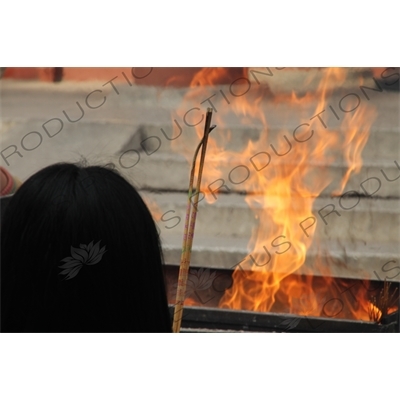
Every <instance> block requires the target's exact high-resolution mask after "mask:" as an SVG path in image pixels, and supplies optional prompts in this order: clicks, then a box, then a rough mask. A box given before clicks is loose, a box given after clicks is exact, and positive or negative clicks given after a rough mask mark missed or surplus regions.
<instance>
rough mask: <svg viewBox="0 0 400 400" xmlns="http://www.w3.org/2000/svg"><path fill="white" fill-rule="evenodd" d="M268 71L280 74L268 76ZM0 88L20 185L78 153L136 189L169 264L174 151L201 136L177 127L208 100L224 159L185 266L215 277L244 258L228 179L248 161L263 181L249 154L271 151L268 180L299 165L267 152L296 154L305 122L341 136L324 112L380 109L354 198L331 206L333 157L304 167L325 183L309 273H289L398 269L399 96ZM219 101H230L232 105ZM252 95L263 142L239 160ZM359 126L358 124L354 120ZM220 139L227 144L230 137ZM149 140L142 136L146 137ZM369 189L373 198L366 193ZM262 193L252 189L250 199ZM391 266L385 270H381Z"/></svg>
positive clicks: (119, 85) (181, 160)
mask: <svg viewBox="0 0 400 400" xmlns="http://www.w3.org/2000/svg"><path fill="white" fill-rule="evenodd" d="M281 72H283V71H279V73H281ZM277 75H278V72H277V73H276V74H275V77H276V76H277ZM111 78H112V77H110V79H111ZM293 84H294V83H293ZM0 85H1V86H0V90H1V103H0V107H1V108H0V113H1V126H0V144H1V151H2V155H3V156H4V157H5V158H6V160H7V161H6V160H5V159H4V158H3V157H1V158H0V163H1V165H2V166H5V167H7V168H8V169H9V170H10V171H11V173H13V174H15V175H16V176H18V177H19V178H20V179H22V180H25V179H27V178H28V177H29V176H30V175H32V174H33V173H35V172H36V171H38V170H39V169H41V168H43V167H45V166H47V165H50V164H52V163H55V162H59V161H69V162H70V161H72V162H75V161H79V160H80V158H81V157H84V158H86V159H87V160H88V161H89V163H92V164H107V163H109V162H114V163H115V164H116V166H117V167H118V168H119V169H120V170H121V172H122V173H123V174H124V175H125V176H126V177H127V179H129V180H130V181H131V182H132V183H133V184H134V185H136V186H137V187H138V188H139V189H140V190H141V193H142V194H143V195H144V197H145V198H146V199H147V201H148V202H149V204H150V208H151V209H152V211H153V215H155V217H156V218H158V225H159V229H160V233H161V238H162V240H163V248H164V252H165V259H166V262H168V263H171V264H178V263H179V259H180V252H181V241H182V231H183V222H182V221H183V217H184V213H185V207H186V196H187V195H186V191H187V185H188V180H189V177H188V175H189V167H188V162H187V160H186V158H185V156H184V155H182V154H179V153H176V152H175V151H174V150H173V147H174V146H178V147H180V148H181V149H182V148H185V149H186V151H187V157H188V158H190V159H191V158H192V156H193V151H194V148H195V146H196V145H197V141H198V138H197V136H196V132H195V128H193V127H190V126H188V125H187V124H185V123H184V122H183V116H184V115H185V113H186V112H187V111H189V110H191V109H193V108H194V107H198V108H201V109H205V107H207V106H210V104H209V102H208V101H206V99H207V98H210V96H213V97H212V101H213V103H212V105H213V107H215V112H214V116H213V122H215V123H216V124H217V125H218V127H217V129H216V130H215V131H214V132H213V133H212V135H213V136H214V137H215V138H216V139H217V138H218V139H217V143H218V144H219V145H220V146H221V147H223V148H225V150H228V151H230V152H232V154H231V156H230V158H229V159H228V160H223V159H221V156H220V155H219V154H218V153H217V154H216V155H215V156H214V157H213V156H212V154H211V153H209V154H208V156H209V157H208V158H207V161H208V164H207V166H208V169H209V170H210V169H211V167H212V166H213V165H214V164H213V162H217V163H218V165H219V166H220V167H221V170H220V172H219V175H218V176H214V177H207V176H205V178H204V182H203V183H204V185H205V186H207V185H210V184H211V185H212V186H211V188H212V189H213V191H214V192H215V196H216V199H214V200H216V201H215V202H214V203H213V204H211V205H210V204H207V203H206V202H205V201H202V202H201V203H200V204H199V209H200V211H199V217H198V222H197V226H196V236H195V241H194V248H193V257H192V262H193V265H197V266H206V267H207V266H210V267H215V268H219V269H231V268H233V267H234V266H235V265H236V264H237V263H239V262H240V261H242V260H243V259H244V258H246V257H248V255H249V254H252V251H253V249H252V246H249V239H250V237H251V232H252V229H253V228H254V227H255V226H257V223H260V221H257V220H256V219H255V217H254V213H253V211H251V210H250V209H249V207H248V206H247V204H246V202H245V200H244V194H245V192H246V191H248V188H246V186H245V184H246V182H243V183H242V184H239V183H233V181H235V178H236V179H237V180H240V174H239V175H233V173H232V170H234V168H235V167H238V166H239V165H245V166H246V167H247V168H248V169H249V171H250V173H251V175H250V177H253V176H254V175H255V174H262V173H263V170H260V171H256V170H255V167H254V166H253V164H252V163H251V161H250V158H251V157H252V155H254V154H257V153H259V152H268V153H269V154H270V155H271V163H270V164H269V165H268V166H267V167H266V168H265V172H266V171H267V170H268V173H270V172H271V171H273V170H274V169H277V168H279V167H281V166H282V165H284V166H286V167H288V168H296V164H297V160H296V157H291V156H290V153H288V155H287V156H282V157H278V156H276V155H274V153H273V149H272V147H271V145H275V146H276V143H277V142H278V141H279V138H281V139H282V137H283V135H286V136H287V137H288V138H289V140H290V141H291V143H292V144H293V146H294V147H293V148H294V149H295V146H300V145H301V143H298V142H295V140H294V138H293V131H294V130H295V129H296V127H298V126H299V125H300V124H301V123H305V122H307V123H310V125H311V124H313V125H312V126H311V127H312V128H313V129H314V130H315V131H316V132H317V133H322V134H326V135H329V134H330V133H332V132H342V131H343V129H346V128H343V127H341V122H342V119H343V118H344V116H345V113H344V112H342V113H340V114H338V115H339V116H340V118H341V119H340V120H337V119H336V118H335V117H334V115H333V114H332V112H331V111H330V110H331V108H330V106H331V107H332V108H333V109H334V110H336V111H337V112H339V111H338V110H340V106H341V105H342V106H343V105H344V103H343V102H344V100H343V99H346V98H348V97H349V95H350V94H352V93H355V94H356V95H357V96H359V98H360V110H361V109H363V110H365V111H367V112H370V111H371V110H372V108H374V109H376V112H377V116H376V118H375V119H374V121H373V122H372V127H371V133H370V137H369V140H368V142H367V144H366V147H365V149H364V151H363V154H362V158H363V167H362V169H361V171H360V173H359V174H352V175H351V177H350V179H349V181H348V183H347V185H346V187H345V189H344V191H353V193H350V194H352V196H353V197H348V196H347V197H343V198H340V197H338V196H336V197H332V196H331V195H332V192H333V191H334V190H335V189H337V187H338V184H339V182H340V180H341V178H342V177H343V175H344V173H345V168H346V164H345V162H344V159H343V156H342V155H341V154H336V161H335V163H333V164H330V165H329V166H328V165H326V164H318V163H315V162H313V160H309V161H307V162H308V165H310V166H311V167H312V174H311V176H310V177H309V178H308V180H306V184H307V185H309V184H311V182H312V179H315V178H316V177H321V176H322V177H324V179H326V185H325V186H326V188H325V189H324V190H323V191H322V193H321V195H320V196H319V198H317V199H316V201H315V203H314V206H313V209H312V214H311V215H310V216H312V215H315V217H316V218H317V230H316V234H315V240H314V242H313V244H312V245H311V248H310V249H309V251H308V253H307V261H306V265H308V267H303V268H302V269H300V270H298V271H297V272H298V273H301V272H310V268H311V270H312V272H313V273H315V274H317V275H318V274H326V270H325V269H324V270H323V271H322V270H320V269H319V268H316V267H315V265H316V259H317V257H318V256H319V258H320V259H322V261H323V262H322V264H323V265H325V266H329V267H330V273H331V274H332V275H333V276H337V277H349V278H350V277H352V278H360V277H369V278H374V276H375V277H376V274H375V272H376V273H377V274H378V276H379V279H384V278H385V276H386V277H387V278H388V279H390V278H391V277H393V276H396V271H398V267H397V269H393V268H394V267H395V266H398V265H399V262H400V250H399V248H400V245H399V244H400V238H399V226H400V210H399V204H400V203H399V199H400V178H399V179H396V178H397V177H399V175H400V119H399V112H400V111H399V109H400V107H399V99H400V96H399V92H395V91H387V90H384V91H382V92H379V91H372V90H367V91H365V93H367V95H365V93H364V92H363V91H362V90H361V89H360V87H359V86H357V85H355V84H354V82H353V83H351V84H348V85H344V86H343V87H341V88H337V89H335V91H334V93H333V94H332V95H331V96H330V97H329V98H328V99H327V102H326V103H325V104H320V105H319V104H318V103H317V102H316V101H308V100H306V99H303V100H300V101H299V102H298V104H297V105H296V106H292V107H288V106H287V103H286V102H285V101H284V100H282V101H281V100H278V99H277V98H275V97H274V94H272V93H270V92H268V91H263V90H264V89H261V85H258V84H257V82H254V81H252V88H251V90H249V92H248V94H246V95H243V96H242V97H243V98H242V97H235V96H233V95H232V87H231V86H230V85H224V86H219V87H216V88H207V89H206V90H205V91H199V90H198V89H194V90H192V91H190V93H191V96H190V99H189V98H188V94H189V90H188V89H186V88H185V89H182V88H181V89H162V90H161V89H159V88H154V87H145V86H137V85H133V86H129V85H128V83H124V82H122V81H118V82H116V83H115V88H113V87H112V86H111V85H110V84H107V81H104V82H101V81H98V82H85V83H79V84H71V83H65V82H61V83H58V84H46V83H42V82H18V81H0ZM287 85H288V84H287V83H286V86H287ZM369 85H370V84H369ZM385 89H386V88H385ZM116 90H117V91H118V93H117V92H116ZM100 91H101V92H100ZM222 93H224V94H225V95H226V96H227V98H228V99H229V101H230V104H229V105H227V103H226V101H225V100H224V98H223V96H222ZM234 93H235V92H234ZM260 94H263V97H262V99H261V100H260V105H261V106H262V107H261V108H262V109H263V110H264V111H263V112H264V114H263V115H264V117H265V118H266V121H267V122H268V127H269V134H268V139H267V141H266V142H265V143H262V144H261V143H259V144H258V145H257V147H255V148H254V149H253V152H249V153H248V154H247V156H243V151H244V149H245V147H246V146H247V143H248V140H249V139H250V140H252V141H253V142H256V141H257V140H258V138H259V137H260V132H261V131H262V129H263V127H262V125H261V123H260V120H258V121H256V120H255V119H254V118H253V119H252V118H249V119H248V120H247V121H243V120H240V119H238V118H237V117H236V116H235V115H234V113H233V109H234V108H235V107H236V106H237V105H238V104H239V102H240V101H242V100H243V99H244V97H245V96H249V99H250V103H251V101H256V99H257V98H258V97H257V96H259V95H260ZM88 96H89V97H88ZM104 96H105V98H106V101H105V103H104V105H102V106H99V107H98V108H90V107H89V106H93V107H94V106H97V105H99V104H100V103H101V102H102V101H103V99H104ZM346 96H347V97H346ZM351 96H352V97H353V100H354V99H357V96H354V95H351ZM76 102H79V104H80V105H81V106H82V109H83V113H84V114H83V116H82V118H81V119H80V120H79V121H77V122H74V123H73V122H70V121H68V118H67V115H68V116H69V118H70V119H72V120H74V119H78V118H79V116H80V115H81V113H82V112H81V111H80V109H79V108H78V106H77V104H76ZM321 107H322V108H321ZM177 110H180V112H178V114H179V116H176V115H175V114H176V111H177ZM216 110H218V111H216ZM323 110H325V111H324V112H323V113H322V114H320V115H321V118H322V117H323V118H324V119H323V121H324V122H325V123H326V126H327V128H325V127H324V126H323V124H322V123H321V121H320V120H319V119H318V118H315V115H316V114H317V113H319V112H322V111H323ZM64 111H65V113H66V114H67V115H65V113H64ZM195 111H196V110H195ZM328 113H330V114H328ZM171 115H174V118H176V119H177V121H179V123H180V125H181V126H182V127H183V128H184V129H183V133H182V135H181V136H180V137H179V138H177V139H176V140H174V141H173V140H168V138H167V137H169V138H171V137H173V136H171V135H174V134H176V131H175V133H174V131H173V129H172V126H174V125H173V122H172V120H171ZM190 115H191V116H192V118H195V117H196V118H197V117H199V116H201V115H200V114H196V113H195V112H192V114H190ZM60 121H61V122H60ZM187 122H189V120H187ZM43 124H45V125H44V127H45V128H47V130H48V132H46V131H45V129H44V127H43ZM61 124H62V129H61ZM201 125H202V124H200V125H199V126H201ZM357 126H358V127H359V128H362V123H358V124H357ZM162 130H163V131H164V132H165V134H164V133H163V131H162ZM58 131H59V132H58ZM31 132H36V133H31ZM166 135H167V136H166ZM155 137H156V138H157V139H156V138H155ZM228 137H230V138H231V139H230V140H229V141H228V140H227V138H228ZM148 138H151V139H149V140H146V139H148ZM143 141H145V142H143ZM310 143H311V142H310ZM158 147H159V148H158ZM210 148H211V147H210ZM16 150H17V151H18V152H19V154H18V153H16ZM328 150H329V151H330V150H331V149H328ZM210 151H211V150H210ZM293 151H294V150H293ZM12 153H14V154H12ZM10 154H12V155H10ZM121 155H123V156H122V157H121ZM236 171H237V170H236ZM243 171H245V170H244V169H242V172H243ZM382 171H383V172H382ZM216 179H224V184H225V186H226V187H225V188H223V190H225V191H227V190H226V189H229V193H219V192H218V191H217V190H216V189H217V188H218V186H220V183H221V182H219V184H215V183H214V184H213V182H215V180H216ZM330 181H332V182H331V183H329V182H330ZM361 185H362V186H361ZM149 190H150V191H151V192H149ZM255 192H257V190H255ZM366 193H369V194H372V196H370V197H368V196H366ZM259 194H260V193H254V194H253V196H257V195H259ZM360 194H361V195H363V196H364V197H362V196H360ZM269 201H273V199H269ZM155 204H156V205H155ZM329 204H334V205H335V209H336V210H337V211H338V212H339V213H340V216H338V215H337V214H335V213H331V214H329V215H327V216H326V217H324V218H325V222H327V224H325V223H324V221H323V218H322V216H324V215H325V212H329V208H326V206H328V205H329ZM295 206H296V201H295V199H293V207H295ZM324 207H325V208H324ZM346 208H348V209H346ZM258 211H260V210H258ZM319 211H320V212H321V214H319V213H318V212H319ZM178 220H179V223H178V224H177V225H175V224H176V223H177V222H178ZM298 222H301V221H298ZM268 223H270V221H265V220H262V221H261V224H268ZM174 225H175V226H174ZM388 262H391V263H390V264H386V263H388ZM385 265H386V266H385ZM384 266H385V267H384ZM382 268H383V270H382ZM390 268H392V269H390ZM399 276H400V275H399ZM399 276H396V277H395V279H399Z"/></svg>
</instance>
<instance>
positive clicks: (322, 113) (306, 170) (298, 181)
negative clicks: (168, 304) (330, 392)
mask: <svg viewBox="0 0 400 400" xmlns="http://www.w3.org/2000/svg"><path fill="white" fill-rule="evenodd" d="M247 71H248V70H247ZM319 71H320V75H321V80H320V82H319V84H318V86H317V89H316V90H315V91H314V92H307V91H304V93H305V94H304V95H302V96H298V95H297V94H296V93H295V92H294V91H293V92H291V94H288V95H286V94H275V95H272V94H271V91H270V90H269V88H268V87H267V86H265V85H264V86H263V85H260V84H258V85H257V83H254V81H253V82H251V81H250V79H249V74H245V75H243V76H241V77H237V78H236V79H234V80H233V81H232V84H231V85H229V86H226V87H225V86H223V87H222V86H218V87H216V86H214V83H215V82H218V80H219V79H221V77H223V76H227V74H228V72H227V69H226V68H204V69H203V70H201V71H200V72H198V73H197V74H196V76H195V77H194V79H193V81H192V84H191V87H192V89H191V90H190V91H189V93H188V94H187V95H186V96H185V99H184V103H183V105H182V107H181V108H180V109H179V110H178V111H177V114H176V115H175V116H174V118H175V119H176V120H178V119H179V120H181V121H182V120H185V118H188V114H189V113H188V110H189V109H191V110H193V111H191V113H192V114H193V115H196V118H194V117H193V120H192V121H191V122H190V123H189V124H187V125H191V124H192V125H193V129H192V131H194V132H193V134H192V135H191V136H190V134H189V135H187V136H186V138H188V139H190V140H186V139H185V140H184V141H183V140H182V141H178V140H176V141H174V142H172V146H173V148H174V150H175V151H178V152H180V153H182V154H184V155H185V156H186V157H187V159H188V162H189V163H191V158H192V156H193V149H194V148H195V146H196V144H197V143H198V141H199V138H201V137H202V135H203V125H204V123H200V122H198V121H202V120H201V119H200V117H199V116H200V114H201V112H200V111H199V110H200V109H201V108H202V109H205V108H206V107H209V106H210V105H211V106H212V107H213V108H214V114H213V123H215V124H217V126H218V129H217V130H216V131H215V132H212V134H211V135H210V138H209V142H208V148H207V165H206V168H205V170H204V173H203V182H202V188H201V190H202V191H203V192H204V193H205V195H206V199H207V201H208V202H210V203H212V202H214V201H216V200H217V196H216V194H217V193H218V190H215V188H214V187H213V184H214V183H215V182H216V181H218V180H219V182H218V185H217V186H218V187H220V188H221V189H224V183H223V182H226V175H227V171H229V170H230V171H231V174H232V172H233V171H234V168H232V166H233V167H235V166H245V167H246V168H247V170H246V169H245V168H244V167H243V168H242V172H243V173H244V176H246V174H247V175H248V176H247V178H246V179H243V182H242V178H244V177H237V181H238V182H239V181H240V184H237V186H235V188H237V189H238V190H244V191H245V192H246V193H247V194H248V195H247V196H246V202H247V204H248V205H249V207H250V208H251V209H252V210H254V213H255V217H256V219H257V221H258V222H259V224H258V226H257V227H256V228H255V229H254V231H253V233H252V236H251V238H250V241H249V244H248V250H249V256H248V257H246V258H245V259H244V260H243V261H242V262H241V263H240V265H238V267H237V268H236V270H235V271H234V273H233V280H234V284H233V285H232V287H231V288H230V289H229V290H227V291H226V292H225V294H224V296H223V297H222V299H221V302H220V307H223V308H233V309H245V310H253V311H261V312H267V311H271V310H272V311H274V310H275V311H276V310H280V309H282V310H286V311H288V310H289V311H290V312H293V313H297V314H300V315H313V316H321V315H327V316H332V317H334V316H337V317H338V318H339V317H341V318H343V315H344V312H342V310H340V312H338V310H339V309H340V308H343V307H342V304H343V305H344V304H345V305H346V310H348V311H346V312H347V316H348V317H349V318H356V319H364V320H368V319H369V307H370V306H369V303H368V288H367V286H365V285H361V286H360V287H358V288H352V290H351V291H347V292H343V290H345V289H346V283H345V281H343V282H342V286H343V287H338V285H339V284H338V283H335V282H334V281H333V279H332V278H330V277H329V269H328V267H327V266H325V265H324V264H323V263H322V262H321V261H319V262H317V265H314V266H312V268H311V267H310V266H309V268H310V270H312V271H316V270H319V271H324V275H325V279H323V280H322V281H321V279H320V278H318V279H317V278H314V277H308V278H305V277H304V276H300V275H296V274H295V273H296V272H297V271H298V270H299V269H300V268H301V267H303V268H304V263H305V260H306V255H307V250H308V249H309V248H310V246H311V244H312V242H313V240H314V232H315V229H316V224H314V225H313V226H312V227H311V228H310V229H308V230H307V234H308V235H307V236H306V235H305V234H304V231H303V230H302V229H301V227H300V225H299V224H300V222H301V221H304V220H305V219H307V218H309V217H310V216H312V215H313V212H312V207H313V203H314V201H315V200H316V198H317V197H318V196H319V195H320V194H321V193H322V191H323V190H325V189H326V188H327V186H328V185H330V184H331V183H332V181H333V179H334V177H333V176H332V173H331V170H330V169H329V166H331V165H332V164H334V163H340V162H342V163H345V165H346V166H347V169H346V171H345V173H344V175H343V177H342V178H341V181H340V182H339V183H335V184H336V185H337V186H338V187H337V189H336V190H335V192H334V195H339V194H341V193H342V192H343V190H344V188H345V186H346V184H347V182H348V180H349V178H350V176H351V174H352V173H357V172H359V171H360V169H361V166H362V158H361V153H362V150H363V148H364V146H365V144H366V142H367V140H368V135H369V129H370V127H371V125H372V122H373V120H374V118H375V115H376V114H375V110H374V108H373V107H372V106H371V105H370V104H367V103H365V102H364V103H363V104H362V107H359V105H360V104H359V102H360V101H362V100H360V97H359V96H358V97H357V96H350V95H347V96H344V97H343V98H342V99H341V103H340V108H341V111H340V112H339V109H338V108H337V105H336V104H335V105H334V106H333V105H332V104H328V99H329V98H330V95H331V92H332V86H333V85H332V82H334V83H335V85H334V86H335V87H337V88H340V87H341V85H342V84H343V82H344V81H345V79H346V74H347V70H346V69H345V68H322V69H320V70H319ZM191 104H192V105H191ZM199 104H200V105H199ZM283 106H284V107H285V108H283ZM288 106H289V110H295V111H296V112H300V113H301V115H302V116H303V117H302V120H301V121H300V123H299V121H297V128H296V129H295V130H294V131H293V132H291V131H289V130H288V129H286V126H287V125H288V122H287V121H279V124H280V128H279V129H272V128H271V124H269V123H268V119H269V117H270V116H271V117H272V116H273V115H274V113H275V112H276V111H277V112H278V111H280V112H282V110H284V109H286V110H287V108H288ZM191 107H193V108H191ZM335 107H336V108H335ZM283 114H284V113H283ZM291 118H292V117H291V115H287V119H288V120H290V119H291ZM195 119H196V121H195ZM292 119H293V118H292ZM195 122H198V123H197V124H196V125H195ZM227 123H229V125H233V124H235V123H236V124H240V125H241V126H242V127H249V126H250V127H256V128H258V130H259V134H258V138H255V139H254V140H251V139H249V140H248V141H247V143H245V144H244V145H243V149H242V150H241V151H238V150H237V138H235V137H233V136H232V132H231V131H230V130H228V129H225V130H224V129H223V128H224V127H225V126H226V124H227ZM289 125H290V124H289ZM295 126H296V125H295ZM187 131H188V132H190V129H189V130H187ZM176 133H179V132H176ZM235 140H236V145H235V146H236V147H235V148H234V149H231V148H230V142H231V141H235ZM268 145H269V146H268ZM266 149H267V150H268V151H266ZM271 149H272V151H271ZM255 155H257V156H258V155H263V157H264V161H265V160H267V161H266V162H267V165H265V166H264V167H263V168H261V167H262V165H259V166H258V168H256V171H254V164H253V166H252V165H250V164H249V160H253V161H254V157H255ZM268 160H269V161H268ZM246 171H247V172H246ZM248 171H251V172H248ZM235 173H238V174H239V168H237V169H236V171H235ZM222 179H224V181H221V180H222ZM225 188H226V185H225ZM255 194H257V195H255ZM339 292H340V293H341V295H342V297H340V298H339V297H338V293H339ZM343 293H344V294H343ZM346 293H347V294H346ZM353 297H354V298H356V299H357V301H354V299H353ZM323 299H325V302H322V300H323ZM335 299H336V300H335ZM358 300H359V301H358Z"/></svg>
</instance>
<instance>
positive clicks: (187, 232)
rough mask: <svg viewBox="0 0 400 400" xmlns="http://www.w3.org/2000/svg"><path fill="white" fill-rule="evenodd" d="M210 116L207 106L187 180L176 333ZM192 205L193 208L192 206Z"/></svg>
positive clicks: (182, 300) (191, 241) (185, 281)
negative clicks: (198, 161)
mask: <svg viewBox="0 0 400 400" xmlns="http://www.w3.org/2000/svg"><path fill="white" fill-rule="evenodd" d="M211 117H212V109H211V108H207V114H206V121H205V126H204V135H203V138H202V140H201V141H200V143H199V145H198V146H197V148H196V151H195V154H194V157H193V162H192V169H191V172H190V181H189V190H188V203H187V207H186V219H185V228H184V233H183V243H182V254H181V262H180V266H179V277H178V288H177V292H176V302H175V310H174V320H173V325H172V331H173V332H174V333H178V332H179V331H180V329H181V323H182V315H183V302H184V300H185V292H186V284H187V278H188V273H189V266H190V257H191V253H192V245H193V238H194V229H195V226H196V218H197V203H198V201H199V194H200V186H201V178H202V175H203V167H204V160H205V155H206V150H207V141H208V135H209V133H210V131H211V130H212V129H214V128H215V127H212V128H211V127H210V125H211ZM200 148H201V155H200V165H199V172H198V176H197V183H196V189H195V190H196V191H195V194H194V204H193V201H192V197H193V182H194V175H195V169H196V159H197V156H198V153H199V150H200ZM192 205H193V208H192Z"/></svg>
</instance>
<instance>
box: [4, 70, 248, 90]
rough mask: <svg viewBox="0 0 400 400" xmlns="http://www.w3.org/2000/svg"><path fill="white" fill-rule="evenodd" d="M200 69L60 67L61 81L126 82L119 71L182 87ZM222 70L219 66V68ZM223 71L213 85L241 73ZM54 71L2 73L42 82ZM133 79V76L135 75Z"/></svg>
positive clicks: (145, 82)
mask: <svg viewBox="0 0 400 400" xmlns="http://www.w3.org/2000/svg"><path fill="white" fill-rule="evenodd" d="M201 69H202V68H197V67H193V68H188V67H177V68H172V67H167V68H160V67H156V68H152V69H151V68H133V69H132V68H131V67H121V68H114V67H112V68H109V67H106V68H103V67H86V68H81V67H63V68H62V72H61V73H62V77H61V80H62V81H75V82H81V81H99V80H100V81H104V82H107V81H109V80H111V79H113V78H114V77H116V79H115V81H125V78H124V76H123V75H122V72H124V73H125V75H126V76H127V77H128V79H129V80H130V81H131V82H135V83H136V84H138V85H149V86H175V87H184V86H189V84H190V82H191V80H192V78H193V77H194V75H195V74H196V73H197V72H199V71H200V70H201ZM220 70H222V68H220ZM224 70H225V71H224V73H222V74H220V77H219V78H218V80H217V81H214V83H215V84H217V83H218V84H228V83H231V82H232V79H235V77H240V76H242V73H243V69H242V68H225V69H224ZM57 73H60V70H59V71H58V72H57V71H56V68H53V67H43V68H13V67H8V68H7V69H6V71H5V73H4V76H3V78H4V79H28V80H40V81H44V82H54V81H55V80H57V79H55V77H56V74H57ZM134 75H135V76H136V78H135V76H134Z"/></svg>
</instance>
